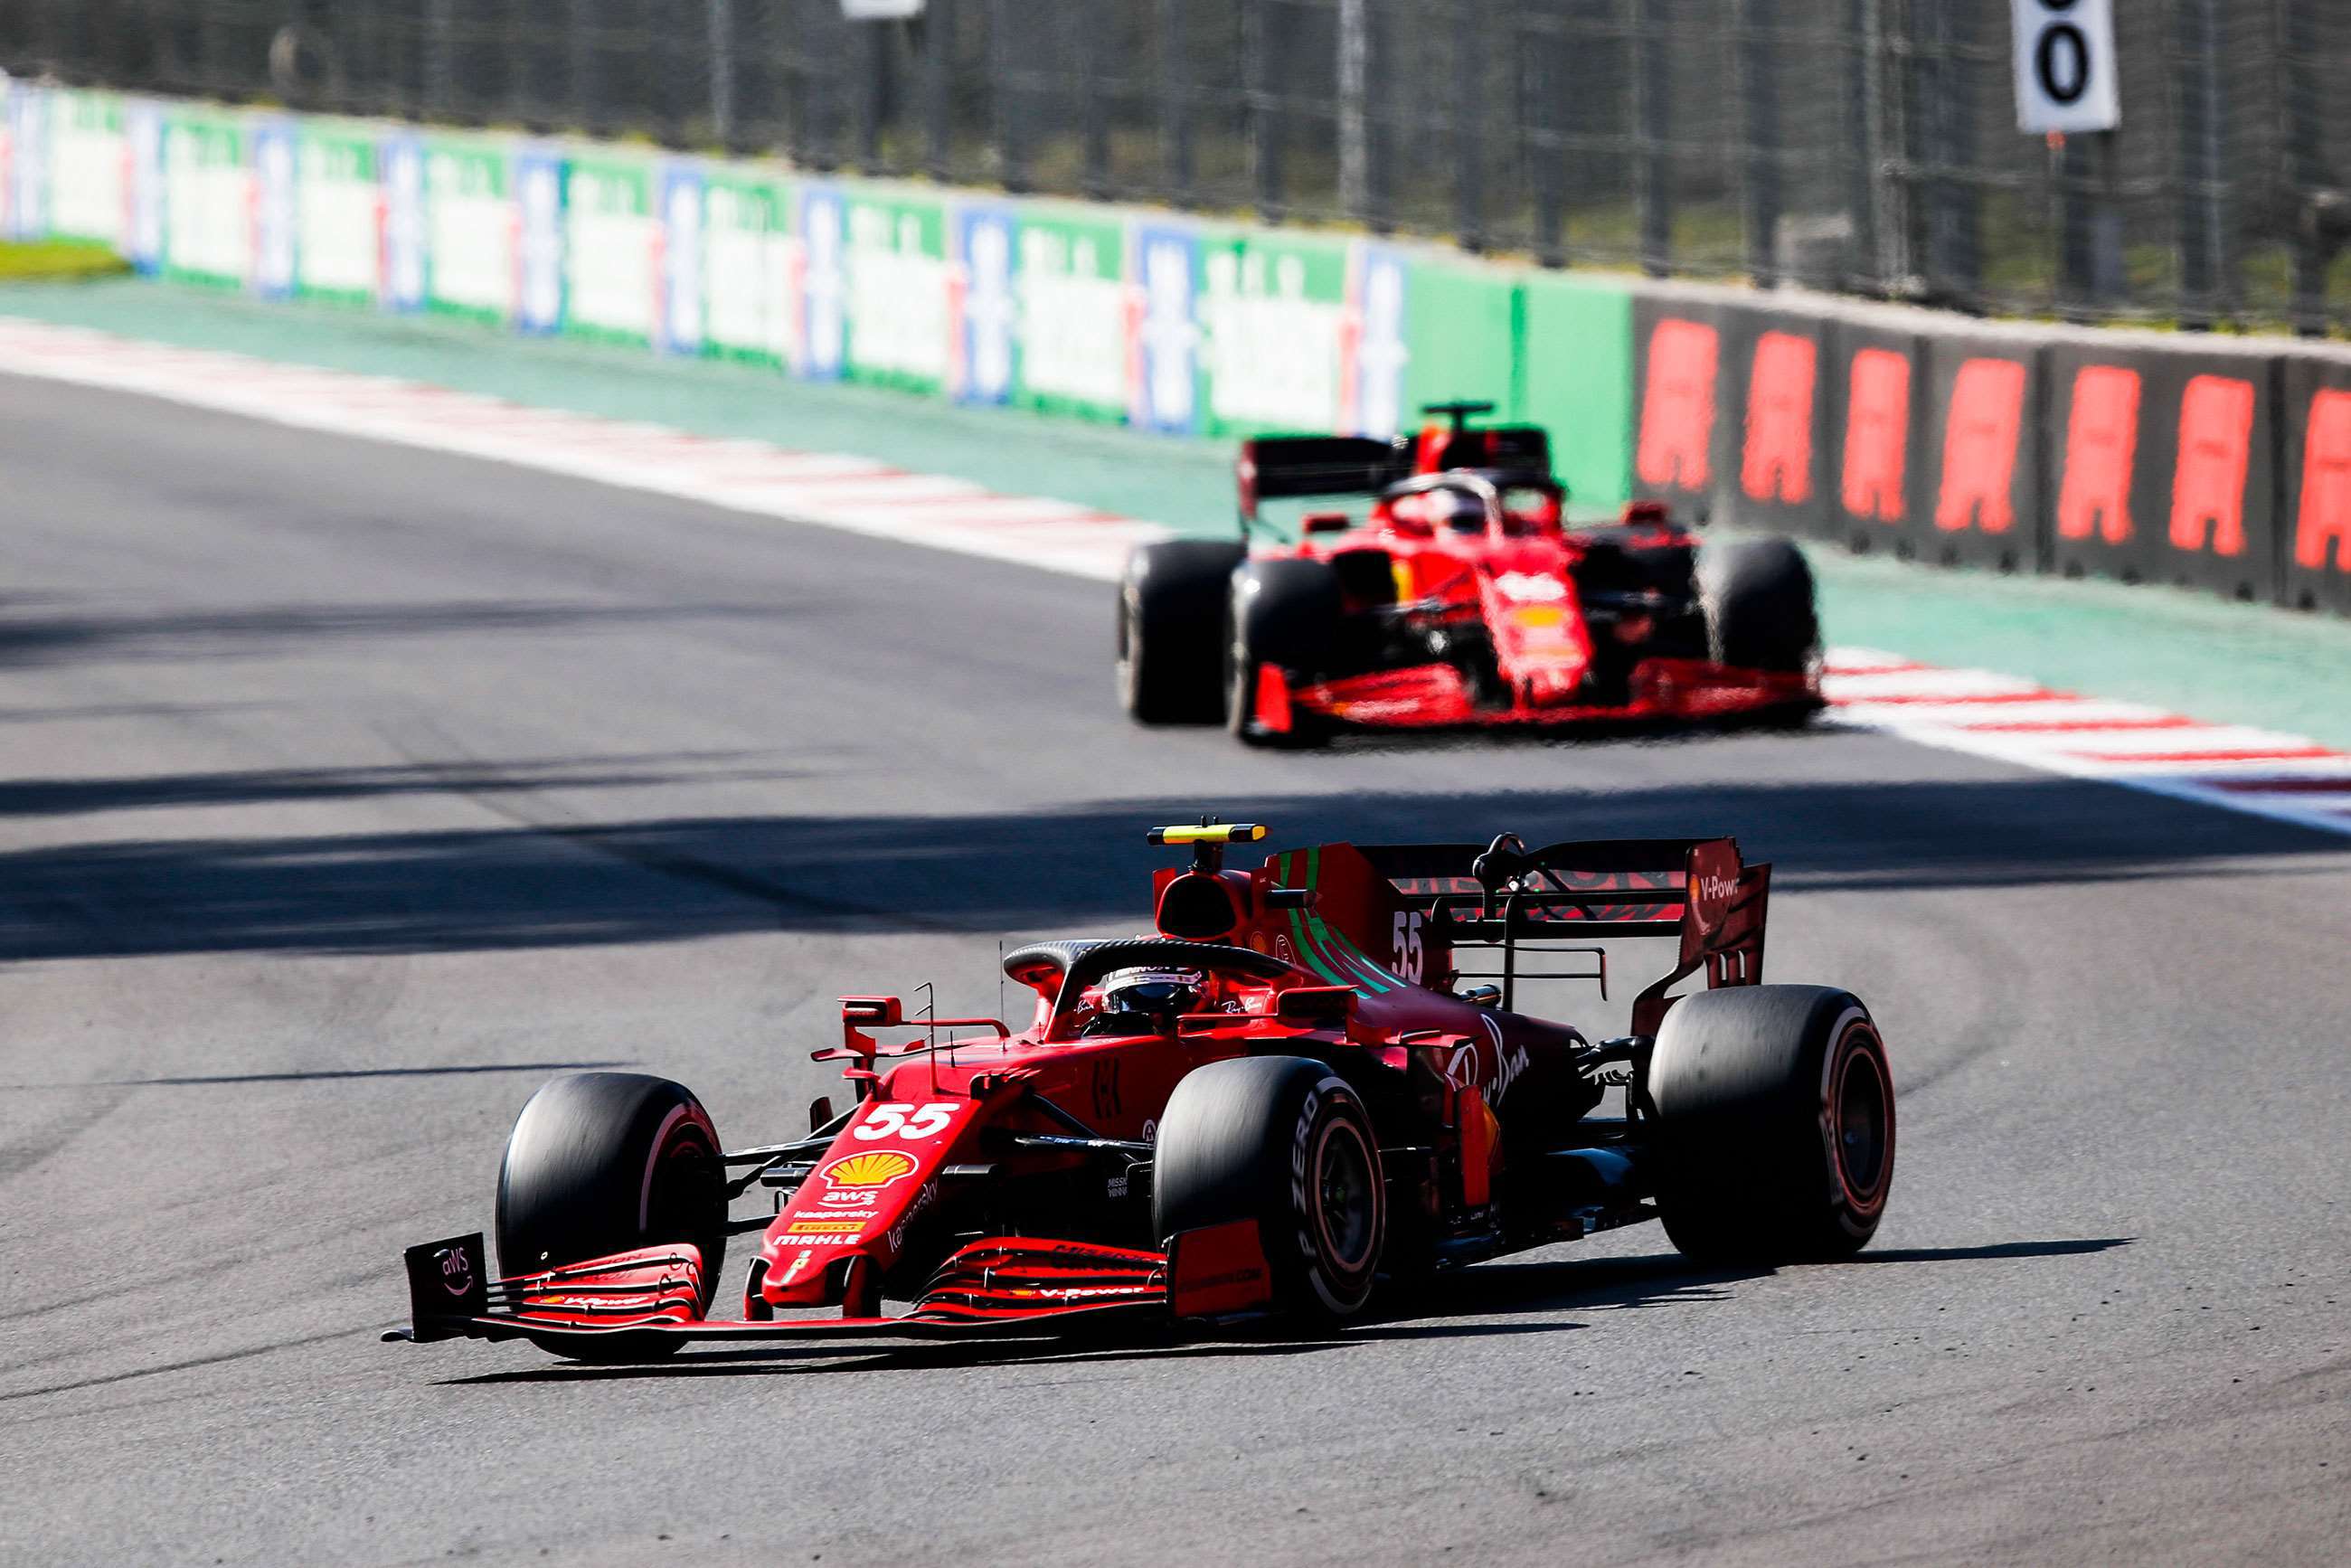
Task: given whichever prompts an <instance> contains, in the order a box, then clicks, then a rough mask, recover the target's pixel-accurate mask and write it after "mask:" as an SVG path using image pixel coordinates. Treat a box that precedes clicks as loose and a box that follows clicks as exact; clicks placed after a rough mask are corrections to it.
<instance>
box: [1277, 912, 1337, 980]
mask: <svg viewBox="0 0 2351 1568" xmlns="http://www.w3.org/2000/svg"><path fill="white" fill-rule="evenodd" d="M1290 945H1291V946H1294V947H1296V948H1297V949H1298V956H1300V957H1301V958H1303V959H1305V960H1306V963H1307V966H1308V967H1310V968H1311V969H1312V970H1313V971H1314V972H1315V973H1316V974H1318V975H1320V976H1322V977H1323V978H1324V979H1326V980H1328V981H1330V982H1331V983H1332V985H1334V986H1343V985H1345V984H1346V983H1347V982H1346V981H1344V980H1343V979H1341V978H1340V977H1338V976H1337V975H1336V974H1334V973H1333V972H1332V969H1331V967H1329V966H1328V965H1326V964H1324V963H1323V962H1322V955H1321V954H1320V953H1317V952H1316V951H1315V950H1314V944H1313V943H1312V942H1311V941H1309V940H1308V939H1307V936H1306V917H1305V915H1303V914H1302V913H1301V912H1300V911H1298V910H1295V909H1293V910H1291V911H1290Z"/></svg>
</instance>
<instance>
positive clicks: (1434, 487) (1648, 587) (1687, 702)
mask: <svg viewBox="0 0 2351 1568" xmlns="http://www.w3.org/2000/svg"><path fill="white" fill-rule="evenodd" d="M1491 407H1492V405H1491V404H1489V403H1471V402H1457V403H1440V404H1436V405H1433V406H1432V407H1431V408H1429V409H1428V410H1427V412H1428V413H1432V414H1435V415H1438V416H1440V420H1439V423H1434V424H1431V425H1430V426H1429V427H1428V428H1427V429H1426V430H1424V431H1423V432H1421V434H1419V436H1418V437H1417V438H1416V439H1410V440H1405V439H1398V440H1395V441H1377V440H1373V439H1370V438H1367V437H1354V436H1278V437H1266V438H1261V439H1259V440H1256V441H1251V442H1249V443H1246V444H1244V445H1243V446H1242V448H1241V455H1240V459H1239V464H1238V469H1239V483H1240V504H1241V517H1242V528H1243V538H1242V541H1241V542H1239V543H1224V542H1218V541H1214V540H1205V539H1175V540H1169V541H1166V542H1164V543H1158V544H1151V545H1145V546H1143V547H1141V548H1140V549H1137V550H1136V551H1135V552H1134V555H1133V557H1132V558H1131V559H1130V560H1129V562H1128V564H1127V570H1126V573H1125V577H1124V580H1123V582H1122V583H1121V584H1120V589H1119V607H1118V681H1119V691H1120V695H1121V698H1122V700H1123V702H1124V704H1125V706H1126V709H1127V712H1128V713H1129V714H1130V715H1132V716H1134V718H1135V719H1137V720H1138V721H1140V722H1142V723H1145V724H1186V723H1201V724H1207V723H1214V722H1216V721H1217V719H1218V718H1219V717H1222V718H1223V719H1224V720H1225V722H1226V723H1227V724H1228V725H1229V726H1230V727H1231V728H1232V730H1233V733H1234V734H1236V735H1238V736H1239V737H1241V738H1242V739H1243V740H1245V741H1249V742H1253V743H1257V744H1260V745H1270V744H1281V743H1287V744H1299V743H1301V742H1311V741H1315V740H1320V739H1322V738H1324V737H1327V736H1329V735H1330V734H1331V733H1332V732H1333V730H1335V729H1337V728H1340V727H1386V728H1395V727H1445V726H1471V725H1571V724H1587V725H1588V724H1592V723H1594V722H1600V721H1610V720H1616V721H1625V720H1632V721H1672V720H1700V719H1713V718H1723V717H1728V716H1738V715H1760V716H1772V717H1786V718H1791V719H1796V718H1801V717H1802V716H1807V715H1809V714H1811V713H1812V712H1813V711H1814V710H1816V709H1817V708H1818V707H1819V706H1820V704H1821V695H1820V678H1819V664H1820V658H1819V654H1820V635H1819V629H1818V625H1817V622H1816V621H1815V617H1814V613H1813V579H1812V573H1811V570H1810V569H1809V568H1807V566H1806V565H1805V563H1804V558H1803V556H1802V554H1801V553H1800V552H1799V551H1798V550H1797V549H1796V547H1795V546H1794V545H1793V544H1791V543H1790V542H1788V541H1787V540H1785V539H1776V538H1773V539H1740V540H1729V541H1718V542H1709V543H1706V544H1704V545H1701V544H1700V543H1699V541H1698V538H1697V537H1696V536H1695V535H1693V534H1691V533H1690V532H1688V531H1687V530H1686V529H1684V528H1679V527H1677V526H1676V525H1675V524H1674V523H1673V522H1672V521H1671V520H1670V519H1669V518H1668V517H1667V514H1666V511H1665V509H1664V507H1662V506H1659V505H1657V504H1656V503H1654V502H1636V503H1635V504H1634V505H1632V506H1630V507H1626V508H1625V514H1624V517H1622V519H1621V520H1619V521H1617V522H1615V523H1614V524H1610V525H1604V526H1585V527H1578V526H1571V525H1570V524H1568V523H1567V522H1566V521H1565V519H1564V515H1563V513H1564V505H1565V500H1566V496H1565V492H1564V490H1563V489H1562V486H1560V484H1559V482H1558V481H1557V480H1556V479H1555V478H1553V477H1552V472H1551V447H1550V442H1549V439H1548V437H1547V436H1546V435H1545V434H1544V433H1543V432H1542V431H1541V430H1540V429H1537V428H1535V427H1533V426H1530V425H1497V426H1488V427H1484V428H1473V427H1472V426H1471V424H1470V423H1469V421H1470V418H1471V416H1473V415H1475V414H1479V413H1487V412H1489V410H1490V409H1491ZM1331 496H1358V497H1371V498H1372V502H1373V504H1372V507H1371V508H1370V511H1369V513H1368V515H1366V516H1364V517H1353V516H1350V515H1348V514H1346V513H1341V512H1332V513H1319V514H1311V515H1308V516H1307V517H1304V518H1303V519H1302V520H1301V523H1300V528H1299V537H1298V538H1297V539H1296V541H1295V542H1294V543H1290V544H1284V545H1272V544H1263V545H1260V546H1259V548H1256V549H1252V548H1251V547H1250V545H1249V536H1250V530H1251V527H1252V524H1253V523H1254V522H1255V521H1256V520H1257V519H1258V516H1259V503H1260V502H1262V501H1266V500H1270V499H1275V498H1278V497H1331Z"/></svg>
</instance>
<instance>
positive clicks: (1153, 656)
mask: <svg viewBox="0 0 2351 1568" xmlns="http://www.w3.org/2000/svg"><path fill="white" fill-rule="evenodd" d="M1243 553H1244V552H1243V550H1242V549H1241V547H1240V546H1239V545H1238V544H1224V543H1221V542H1217V541H1213V540H1207V539H1170V540H1166V541H1164V542H1162V543H1159V544H1149V545H1142V546H1139V547H1137V549H1135V551H1134V554H1132V555H1130V556H1128V557H1127V560H1126V575H1125V577H1124V578H1123V580H1121V581H1120V583H1119V586H1118V700H1119V705H1120V706H1123V707H1124V708H1125V709H1126V712H1127V716H1128V717H1130V718H1132V719H1134V721H1135V722H1136V723H1137V724H1214V723H1216V722H1217V720H1218V719H1220V718H1222V717H1223V716H1224V703H1225V685H1224V658H1225V654H1224V648H1225V640H1226V639H1225V613H1226V608H1227V605H1228V602H1229V601H1230V598H1231V595H1232V586H1233V570H1234V569H1235V568H1236V567H1238V566H1239V565H1240V564H1241V559H1242V556H1243Z"/></svg>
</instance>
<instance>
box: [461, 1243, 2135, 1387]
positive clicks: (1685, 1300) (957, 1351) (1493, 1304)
mask: <svg viewBox="0 0 2351 1568" xmlns="http://www.w3.org/2000/svg"><path fill="white" fill-rule="evenodd" d="M2133 1239H2134V1238H2131V1237H2127V1236H2101V1237H2088V1238H2082V1239H2067V1240H2054V1241H2004V1242H1999V1243H1995V1244H1992V1245H1990V1246H1982V1247H1910V1248H1897V1249H1890V1250H1888V1251H1885V1252H1864V1253H1862V1254H1861V1255H1860V1256H1859V1257H1858V1258H1857V1259H1855V1260H1853V1261H1855V1262H1862V1263H1949V1262H1984V1261H1993V1260H2012V1259H2034V1258H2071V1257H2079V1256H2083V1255H2085V1254H2089V1253H2097V1252H2105V1251H2108V1250H2111V1249H2114V1248H2117V1247H2127V1246H2129V1245H2130V1244H2131V1242H2132V1241H2133ZM1833 1266H1841V1265H1833ZM1774 1272H1776V1270H1772V1269H1771V1268H1751V1269H1730V1270H1721V1269H1711V1270H1709V1269H1698V1268H1694V1267H1693V1266H1692V1265H1691V1264H1690V1263H1689V1262H1687V1260H1684V1259H1682V1258H1681V1257H1679V1256H1678V1255H1677V1254H1674V1253H1659V1254H1655V1255H1650V1256H1646V1257H1638V1258H1616V1259H1605V1260H1577V1259H1556V1260H1542V1261H1537V1262H1518V1263H1487V1264H1480V1265H1479V1266H1477V1267H1475V1268H1472V1269H1465V1270H1459V1271H1458V1272H1451V1273H1446V1274H1440V1275H1438V1276H1437V1277H1436V1278H1435V1279H1433V1280H1430V1281H1426V1282H1425V1283H1423V1284H1422V1285H1421V1286H1420V1287H1419V1288H1418V1289H1416V1290H1414V1291H1410V1292H1409V1293H1408V1294H1406V1295H1405V1297H1404V1299H1402V1300H1400V1301H1397V1302H1396V1303H1395V1305H1394V1306H1393V1307H1392V1308H1389V1309H1386V1310H1384V1311H1383V1312H1382V1313H1381V1314H1380V1315H1379V1316H1378V1317H1376V1318H1374V1319H1373V1320H1372V1321H1370V1322H1364V1323H1360V1324H1355V1325H1352V1326H1350V1327H1347V1328H1345V1329H1342V1330H1339V1331H1338V1332H1336V1333H1327V1334H1321V1335H1308V1336H1304V1337H1296V1338H1292V1337H1286V1336H1284V1335H1282V1333H1281V1331H1280V1329H1279V1328H1275V1327H1268V1328H1266V1329H1265V1330H1263V1331H1261V1332H1259V1333H1253V1334H1249V1335H1245V1336H1242V1337H1238V1338H1217V1339H1215V1340H1209V1341H1202V1340H1200V1339H1197V1338H1193V1337H1189V1336H1186V1335H1184V1334H1182V1333H1178V1332H1176V1331H1174V1330H1172V1329H1168V1328H1165V1327H1160V1328H1154V1329H1150V1330H1144V1331H1140V1332H1137V1331H1132V1330H1130V1331H1129V1332H1127V1333H1123V1334H1121V1333H1116V1332H1115V1331H1097V1332H1096V1333H1094V1334H1092V1335H1089V1336H1087V1337H1085V1338H1083V1339H1036V1340H1021V1341H1014V1342H1007V1341H1002V1340H994V1341H989V1342H987V1343H967V1344H924V1345H917V1346H914V1347H912V1348H907V1349H895V1350H883V1351H879V1352H877V1351H874V1350H872V1349H870V1348H868V1347H865V1346H861V1345H845V1344H842V1345H820V1344H809V1345H798V1344H789V1343H782V1344H778V1345H775V1346H773V1347H766V1346H763V1347H760V1348H758V1349H752V1350H707V1351H695V1350H692V1349H688V1350H685V1351H683V1352H680V1353H679V1354H676V1355H674V1356H672V1357H670V1358H669V1359H667V1360H665V1361H658V1362H648V1363H645V1364H641V1365H634V1366H591V1365H587V1364H579V1363H570V1362H559V1363H556V1364H552V1365H548V1366H537V1367H528V1368H525V1369H523V1370H521V1371H517V1372H489V1373H482V1374H480V1375H475V1376H472V1377H452V1378H444V1379H443V1380H442V1382H441V1384H440V1386H442V1387H444V1388H465V1387H477V1386H486V1385H501V1384H508V1383H581V1382H585V1383H595V1382H609V1381H613V1380H622V1381H636V1380H641V1379H647V1378H665V1377H744V1376H749V1377H773V1376H778V1375H799V1374H813V1373H823V1372H892V1371H895V1372H905V1371H920V1370H924V1369H925V1368H946V1367H966V1368H967V1367H980V1366H1027V1365H1040V1364H1071V1363H1087V1362H1116V1361H1177V1360H1186V1359H1202V1358H1217V1359H1221V1358H1227V1357H1247V1356H1260V1355H1279V1356H1291V1355H1319V1354H1324V1353H1326V1352H1330V1351H1337V1350H1345V1349H1347V1348H1348V1347H1350V1346H1353V1345H1362V1344H1374V1343H1382V1342H1395V1341H1413V1340H1432V1339H1473V1338H1486V1337H1494V1336H1504V1335H1519V1334H1549V1333H1573V1332H1575V1331H1576V1330H1579V1329H1581V1328H1583V1327H1584V1326H1585V1325H1584V1324H1583V1323H1580V1322H1573V1321H1572V1320H1554V1321H1546V1322H1485V1321H1483V1320H1484V1319H1487V1318H1489V1317H1491V1316H1492V1315H1494V1314H1496V1313H1499V1312H1629V1311H1646V1310H1651V1309H1656V1308H1667V1307H1675V1306H1698V1305H1706V1304H1709V1303H1713V1302H1719V1301H1729V1300H1730V1299H1731V1298H1732V1294H1733V1292H1732V1291H1730V1290H1729V1287H1730V1286H1732V1285H1735V1284H1738V1283H1740V1281H1748V1280H1759V1279H1763V1278H1766V1277H1768V1276H1769V1275H1771V1274H1772V1273H1774Z"/></svg>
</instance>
